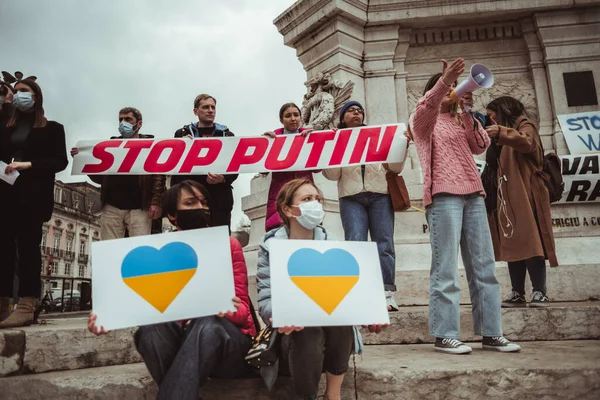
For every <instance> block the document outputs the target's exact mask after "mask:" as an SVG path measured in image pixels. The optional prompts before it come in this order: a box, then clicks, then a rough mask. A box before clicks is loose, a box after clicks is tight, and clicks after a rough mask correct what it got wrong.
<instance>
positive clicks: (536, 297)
mask: <svg viewBox="0 0 600 400" xmlns="http://www.w3.org/2000/svg"><path fill="white" fill-rule="evenodd" d="M549 303H550V299H548V297H546V295H545V294H544V293H542V292H540V291H538V290H536V291H535V292H533V296H532V297H531V302H530V303H529V307H548V304H549Z"/></svg>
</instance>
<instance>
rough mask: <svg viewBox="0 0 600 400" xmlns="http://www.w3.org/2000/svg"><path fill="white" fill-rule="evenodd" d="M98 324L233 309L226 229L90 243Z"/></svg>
mask: <svg viewBox="0 0 600 400" xmlns="http://www.w3.org/2000/svg"><path fill="white" fill-rule="evenodd" d="M92 265H93V268H92V281H93V282H94V287H93V290H92V300H93V305H94V313H96V314H97V315H98V319H97V321H96V325H97V326H104V328H105V329H107V330H111V329H119V328H127V327H133V326H140V325H147V324H156V323H160V322H168V321H177V320H184V319H189V318H197V317H203V316H207V315H216V314H218V313H219V312H221V311H223V312H226V311H235V308H234V306H233V302H232V299H233V297H234V296H235V288H234V283H233V266H232V260H231V248H230V243H229V231H228V229H227V227H225V226H220V227H215V228H205V229H195V230H190V231H182V232H171V233H164V234H161V235H148V236H137V237H133V238H127V239H117V240H105V241H101V242H94V243H93V244H92Z"/></svg>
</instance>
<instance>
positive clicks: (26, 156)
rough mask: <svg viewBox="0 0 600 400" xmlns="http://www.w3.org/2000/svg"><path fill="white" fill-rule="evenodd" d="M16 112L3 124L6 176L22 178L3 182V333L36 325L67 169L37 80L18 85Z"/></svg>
mask: <svg viewBox="0 0 600 400" xmlns="http://www.w3.org/2000/svg"><path fill="white" fill-rule="evenodd" d="M14 89H15V94H14V100H13V104H14V108H13V110H12V112H11V115H10V117H9V118H8V120H7V121H6V122H5V123H2V124H0V160H1V161H3V162H4V163H6V164H7V165H4V164H3V171H2V172H3V173H4V174H13V173H14V172H15V171H16V172H18V173H19V176H18V177H17V179H16V181H15V183H14V185H10V184H8V183H6V182H5V181H3V180H0V210H1V211H0V212H1V213H2V216H3V218H2V220H3V224H4V228H3V229H1V230H0V243H2V245H1V246H0V321H1V322H0V328H14V327H20V326H25V325H29V324H31V323H33V321H34V314H35V311H36V305H37V304H36V303H37V302H36V300H35V299H36V298H37V297H39V296H40V294H41V282H40V275H41V268H42V256H41V252H40V242H41V240H42V224H43V223H44V222H45V221H48V220H50V217H51V216H52V211H53V209H54V179H55V174H56V173H57V172H60V171H62V170H64V169H65V168H66V167H67V163H68V160H67V150H66V146H65V130H64V127H63V126H62V125H61V124H59V123H58V122H55V121H48V120H47V119H46V117H45V116H44V107H43V104H44V101H43V95H42V89H41V88H40V86H39V85H38V84H37V83H36V82H35V81H34V80H33V79H23V80H19V81H18V82H16V84H15V86H14ZM17 252H18V254H19V266H18V268H19V277H20V280H19V293H18V294H19V297H20V299H19V303H18V305H17V309H16V310H15V312H14V313H12V315H10V316H9V312H10V310H9V309H8V303H9V300H8V299H9V298H10V297H12V296H13V278H14V271H15V256H16V254H17Z"/></svg>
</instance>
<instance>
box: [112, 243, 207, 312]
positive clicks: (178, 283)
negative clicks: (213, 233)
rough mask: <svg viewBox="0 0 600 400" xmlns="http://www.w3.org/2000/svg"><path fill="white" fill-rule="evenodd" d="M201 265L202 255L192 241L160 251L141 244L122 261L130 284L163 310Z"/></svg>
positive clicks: (170, 245)
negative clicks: (200, 257)
mask: <svg viewBox="0 0 600 400" xmlns="http://www.w3.org/2000/svg"><path fill="white" fill-rule="evenodd" d="M197 268H198V255H197V254H196V251H195V250H194V249H193V248H192V247H191V246H190V245H188V244H186V243H182V242H173V243H169V244H167V245H165V246H163V247H162V248H161V249H160V250H158V249H156V248H154V247H150V246H141V247H136V248H135V249H133V250H131V251H130V252H129V253H127V255H126V256H125V258H124V259H123V262H122V263H121V276H122V277H123V281H124V282H125V284H126V285H127V286H129V287H130V288H131V289H132V290H133V291H134V292H136V293H137V294H138V295H139V296H140V297H141V298H143V299H144V300H146V301H147V302H148V303H150V304H151V305H152V306H153V307H154V308H156V309H157V310H158V311H160V312H161V313H163V312H164V311H165V310H166V309H167V308H168V307H169V305H171V303H172V302H173V300H175V298H177V296H178V295H179V293H181V291H182V290H183V288H184V287H185V286H186V285H187V284H188V282H189V281H190V280H191V279H192V277H193V276H194V274H195V273H196V269H197Z"/></svg>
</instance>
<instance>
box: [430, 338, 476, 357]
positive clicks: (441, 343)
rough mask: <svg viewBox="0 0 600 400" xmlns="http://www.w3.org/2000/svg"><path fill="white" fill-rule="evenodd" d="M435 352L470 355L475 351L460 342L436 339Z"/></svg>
mask: <svg viewBox="0 0 600 400" xmlns="http://www.w3.org/2000/svg"><path fill="white" fill-rule="evenodd" d="M435 351H441V352H444V353H451V354H469V353H470V352H472V351H473V349H472V348H470V347H469V346H467V345H466V344H464V343H463V342H461V341H460V340H456V339H447V338H435Z"/></svg>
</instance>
